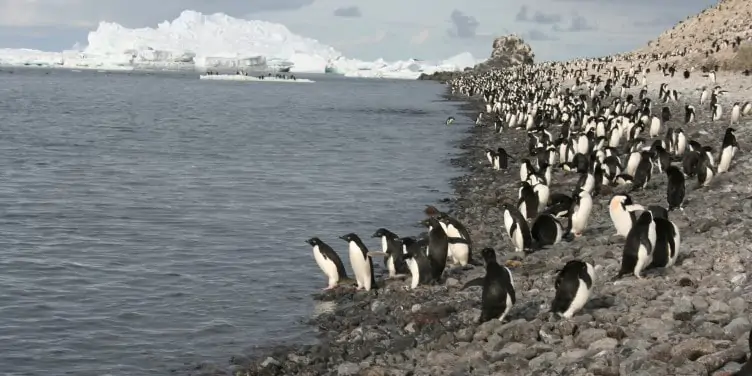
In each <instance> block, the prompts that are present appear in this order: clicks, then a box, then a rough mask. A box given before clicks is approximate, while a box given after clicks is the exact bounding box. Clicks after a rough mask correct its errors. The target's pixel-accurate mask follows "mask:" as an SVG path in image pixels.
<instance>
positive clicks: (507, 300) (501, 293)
mask: <svg viewBox="0 0 752 376" xmlns="http://www.w3.org/2000/svg"><path fill="white" fill-rule="evenodd" d="M481 255H482V256H483V260H484V261H485V262H486V275H485V276H484V277H480V278H476V279H473V280H471V281H468V282H467V283H466V284H465V285H464V286H463V287H462V289H463V290H464V289H466V288H468V287H472V286H482V287H483V292H482V293H481V314H480V319H479V320H478V321H479V323H480V324H482V323H484V322H486V321H489V320H493V319H495V318H498V319H499V321H504V318H505V317H506V315H507V314H508V313H509V310H510V309H511V308H512V306H513V305H514V303H515V302H516V301H517V299H516V296H515V291H514V279H513V277H512V272H511V271H510V270H509V269H508V268H507V267H506V266H503V265H500V264H499V263H498V261H496V251H494V249H493V248H484V249H483V250H482V251H481Z"/></svg>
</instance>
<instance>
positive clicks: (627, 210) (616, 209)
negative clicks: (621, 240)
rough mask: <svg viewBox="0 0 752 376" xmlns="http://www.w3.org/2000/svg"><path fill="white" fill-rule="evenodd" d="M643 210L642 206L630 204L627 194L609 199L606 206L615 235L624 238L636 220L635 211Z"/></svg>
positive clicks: (620, 194)
mask: <svg viewBox="0 0 752 376" xmlns="http://www.w3.org/2000/svg"><path fill="white" fill-rule="evenodd" d="M638 210H645V208H644V207H643V206H642V205H637V204H634V203H633V202H632V197H631V196H629V195H628V194H623V193H618V194H615V195H614V196H613V197H611V201H610V202H609V204H608V214H609V216H610V217H611V222H613V224H614V227H615V228H616V235H617V236H623V237H626V236H627V234H629V230H631V229H632V225H633V224H634V222H635V221H636V220H637V217H636V216H635V211H638Z"/></svg>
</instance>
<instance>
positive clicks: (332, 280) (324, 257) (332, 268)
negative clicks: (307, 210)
mask: <svg viewBox="0 0 752 376" xmlns="http://www.w3.org/2000/svg"><path fill="white" fill-rule="evenodd" d="M306 243H307V244H309V245H310V246H311V247H313V258H314V260H316V264H318V266H319V268H321V271H322V272H324V274H325V275H326V276H327V278H328V279H329V285H328V286H327V287H326V288H324V290H331V289H333V288H335V287H337V284H338V283H339V282H340V281H342V280H345V279H348V278H347V272H346V271H345V265H344V264H343V263H342V260H341V259H340V258H339V255H337V252H334V250H333V249H332V247H330V246H329V245H328V244H326V243H324V242H323V241H321V239H319V238H317V237H313V238H310V239H308V240H306Z"/></svg>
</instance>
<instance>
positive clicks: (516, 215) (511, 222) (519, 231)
mask: <svg viewBox="0 0 752 376" xmlns="http://www.w3.org/2000/svg"><path fill="white" fill-rule="evenodd" d="M501 210H503V211H504V228H505V229H506V233H507V235H509V240H511V241H512V245H513V246H514V250H515V251H516V252H522V251H524V250H527V249H530V247H531V245H532V242H533V236H532V234H531V233H530V226H528V224H527V221H526V220H525V217H523V216H522V213H520V211H519V210H517V209H516V208H515V207H514V206H512V205H509V204H506V203H505V204H503V205H501Z"/></svg>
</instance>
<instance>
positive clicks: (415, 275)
mask: <svg viewBox="0 0 752 376" xmlns="http://www.w3.org/2000/svg"><path fill="white" fill-rule="evenodd" d="M405 263H406V264H407V269H408V270H410V288H411V289H414V288H416V287H418V283H419V282H420V268H418V262H417V261H415V259H413V258H409V259H407V260H405Z"/></svg>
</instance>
